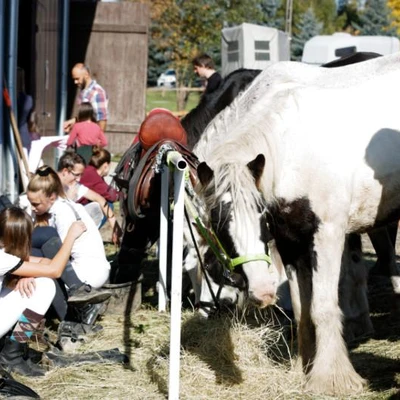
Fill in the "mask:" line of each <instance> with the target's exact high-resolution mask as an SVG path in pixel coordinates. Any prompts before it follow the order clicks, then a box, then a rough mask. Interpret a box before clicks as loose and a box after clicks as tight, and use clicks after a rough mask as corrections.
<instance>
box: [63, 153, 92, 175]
mask: <svg viewBox="0 0 400 400" xmlns="http://www.w3.org/2000/svg"><path fill="white" fill-rule="evenodd" d="M76 164H82V165H83V166H84V167H86V161H85V159H84V158H83V157H82V156H81V155H80V154H78V153H75V152H74V151H66V152H65V153H64V154H63V155H62V156H61V157H60V159H59V160H58V165H57V171H58V172H61V171H62V170H63V169H64V168H67V169H69V170H72V169H74V167H75V165H76Z"/></svg>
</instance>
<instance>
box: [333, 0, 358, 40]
mask: <svg viewBox="0 0 400 400" xmlns="http://www.w3.org/2000/svg"><path fill="white" fill-rule="evenodd" d="M337 21H338V26H339V30H341V31H346V32H348V33H352V34H357V33H358V31H357V26H360V14H359V11H358V6H357V0H341V1H340V2H339V5H338V19H337Z"/></svg>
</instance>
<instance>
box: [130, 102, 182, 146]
mask: <svg viewBox="0 0 400 400" xmlns="http://www.w3.org/2000/svg"><path fill="white" fill-rule="evenodd" d="M138 136H139V141H140V143H141V144H142V147H143V149H144V150H148V149H149V148H150V147H151V146H153V145H154V144H156V143H157V142H159V141H160V140H163V139H169V140H172V141H174V142H178V143H180V144H183V145H186V144H187V137H186V131H185V129H183V126H182V125H181V122H180V121H179V119H178V118H176V117H175V116H174V115H173V114H172V113H171V111H169V110H166V109H164V108H155V109H154V110H152V111H150V113H149V114H148V115H147V117H146V119H145V120H144V121H143V122H142V124H141V126H140V129H139V134H138Z"/></svg>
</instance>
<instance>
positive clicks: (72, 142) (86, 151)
mask: <svg viewBox="0 0 400 400" xmlns="http://www.w3.org/2000/svg"><path fill="white" fill-rule="evenodd" d="M67 146H74V147H76V152H77V153H78V154H80V155H82V157H83V158H84V159H85V161H86V162H88V161H89V159H90V156H91V153H92V147H93V146H101V147H105V146H107V138H106V136H105V135H104V132H103V131H102V130H101V128H100V126H99V125H98V124H97V123H96V119H95V116H94V110H93V106H92V105H91V103H89V102H83V103H82V104H80V106H79V110H78V117H77V122H76V123H75V124H74V126H73V128H72V130H71V133H70V134H69V137H68V140H67Z"/></svg>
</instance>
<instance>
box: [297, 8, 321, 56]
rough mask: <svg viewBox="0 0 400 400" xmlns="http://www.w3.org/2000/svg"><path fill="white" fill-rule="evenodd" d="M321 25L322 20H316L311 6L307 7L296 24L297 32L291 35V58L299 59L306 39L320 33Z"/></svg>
mask: <svg viewBox="0 0 400 400" xmlns="http://www.w3.org/2000/svg"><path fill="white" fill-rule="evenodd" d="M322 25H323V24H322V22H319V21H318V20H317V18H316V16H315V13H314V10H313V9H312V8H311V7H310V8H308V10H307V11H306V12H305V13H304V14H303V15H302V17H301V18H300V21H299V24H298V26H296V28H297V31H298V32H299V33H298V34H296V35H295V36H293V40H292V49H291V50H292V59H293V60H295V61H301V56H302V54H303V49H304V44H305V43H306V42H307V40H309V39H311V38H312V37H314V36H317V35H319V34H320V32H321V30H322Z"/></svg>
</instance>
